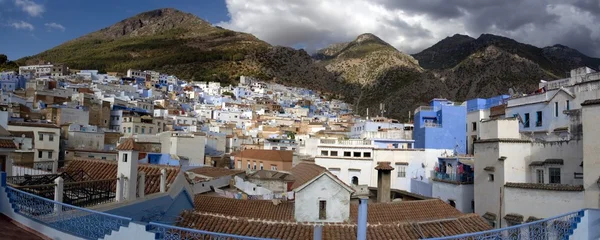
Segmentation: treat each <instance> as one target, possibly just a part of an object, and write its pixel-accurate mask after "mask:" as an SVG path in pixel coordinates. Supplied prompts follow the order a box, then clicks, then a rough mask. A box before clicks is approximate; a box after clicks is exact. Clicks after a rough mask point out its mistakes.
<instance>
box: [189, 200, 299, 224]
mask: <svg viewBox="0 0 600 240" xmlns="http://www.w3.org/2000/svg"><path fill="white" fill-rule="evenodd" d="M194 206H195V208H194V209H195V211H196V212H204V213H212V214H219V215H225V216H232V217H242V218H252V219H265V220H277V221H294V203H293V202H285V201H284V202H280V203H279V204H277V205H275V204H273V201H271V200H241V199H233V198H221V197H213V196H206V195H202V194H198V195H196V196H195V197H194Z"/></svg>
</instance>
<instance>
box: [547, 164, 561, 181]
mask: <svg viewBox="0 0 600 240" xmlns="http://www.w3.org/2000/svg"><path fill="white" fill-rule="evenodd" d="M548 170H549V171H550V183H557V184H560V168H550V169H548Z"/></svg>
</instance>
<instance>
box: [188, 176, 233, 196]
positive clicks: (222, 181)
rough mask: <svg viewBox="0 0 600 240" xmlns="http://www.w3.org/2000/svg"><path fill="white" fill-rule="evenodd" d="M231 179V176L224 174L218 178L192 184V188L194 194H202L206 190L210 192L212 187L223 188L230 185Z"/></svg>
mask: <svg viewBox="0 0 600 240" xmlns="http://www.w3.org/2000/svg"><path fill="white" fill-rule="evenodd" d="M230 180H231V176H224V177H220V178H216V179H213V180H210V181H206V182H199V183H195V184H194V185H192V189H193V191H194V194H200V193H205V192H210V191H211V189H210V187H211V186H212V187H214V188H223V187H226V186H229V181H230Z"/></svg>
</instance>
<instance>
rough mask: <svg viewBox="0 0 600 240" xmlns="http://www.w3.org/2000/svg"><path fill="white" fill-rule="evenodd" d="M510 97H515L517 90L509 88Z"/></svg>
mask: <svg viewBox="0 0 600 240" xmlns="http://www.w3.org/2000/svg"><path fill="white" fill-rule="evenodd" d="M508 95H510V96H512V95H515V90H513V89H512V88H509V89H508Z"/></svg>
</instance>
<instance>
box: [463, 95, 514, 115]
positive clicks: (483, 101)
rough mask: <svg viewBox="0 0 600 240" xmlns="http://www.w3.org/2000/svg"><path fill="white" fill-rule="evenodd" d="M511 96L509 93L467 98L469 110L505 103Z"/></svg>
mask: <svg viewBox="0 0 600 240" xmlns="http://www.w3.org/2000/svg"><path fill="white" fill-rule="evenodd" d="M509 98H510V96H509V95H498V96H495V97H491V98H474V99H471V100H467V112H472V111H477V110H483V109H489V108H491V107H495V106H498V105H501V104H504V103H505V102H506V101H507V100H508V99H509Z"/></svg>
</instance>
